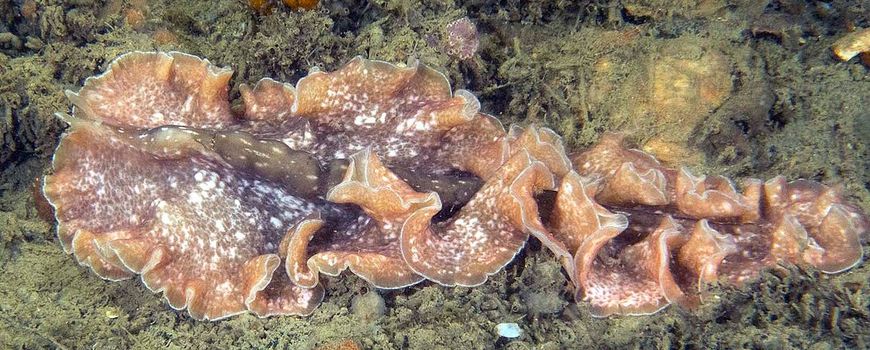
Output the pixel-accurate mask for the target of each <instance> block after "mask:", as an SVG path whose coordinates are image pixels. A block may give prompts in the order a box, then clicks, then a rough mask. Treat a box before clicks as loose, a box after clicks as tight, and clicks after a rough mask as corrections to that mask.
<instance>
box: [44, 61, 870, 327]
mask: <svg viewBox="0 0 870 350" xmlns="http://www.w3.org/2000/svg"><path fill="white" fill-rule="evenodd" d="M231 75H232V71H231V70H229V69H226V68H218V67H216V66H214V65H212V64H211V63H209V62H208V61H207V60H203V59H200V58H198V57H195V56H191V55H187V54H183V53H178V52H171V53H159V52H133V53H129V54H126V55H123V56H121V57H119V58H117V59H116V60H115V61H114V62H112V64H111V65H110V68H109V69H108V70H107V71H106V72H105V73H103V74H101V75H99V76H96V77H92V78H89V79H87V80H86V81H85V83H84V86H83V87H82V89H81V90H80V91H79V92H77V93H73V92H69V93H68V96H69V98H70V101H71V102H72V104H73V105H74V108H73V111H72V114H71V115H66V114H59V116H60V118H62V119H63V120H64V121H66V122H67V123H69V125H70V128H69V129H68V130H67V132H66V133H65V134H64V136H63V137H62V139H61V141H60V144H59V146H58V148H57V150H56V151H55V154H54V158H53V162H52V166H53V173H52V174H51V175H48V176H46V177H45V181H44V187H43V190H44V194H45V196H46V198H47V199H48V201H49V203H50V204H51V206H52V207H53V208H54V210H55V217H56V219H57V221H58V228H57V232H58V238H59V240H60V242H61V245H62V246H63V249H64V250H65V251H66V252H68V253H72V254H74V255H75V257H76V260H77V261H78V262H79V263H80V264H82V265H85V266H88V267H90V268H91V269H92V270H93V271H94V272H95V273H96V274H97V275H99V276H101V277H103V278H105V279H109V280H122V279H128V278H132V277H133V276H135V275H137V274H138V275H140V276H141V279H142V281H143V283H144V284H145V286H146V287H148V288H149V289H150V290H152V291H154V292H163V294H164V297H165V298H166V300H167V301H168V302H169V305H170V306H172V307H173V308H175V309H184V308H186V309H187V310H188V312H189V313H190V315H191V316H192V317H193V318H195V319H204V320H217V319H222V318H225V317H228V316H232V315H235V314H238V313H243V312H253V313H255V314H256V315H258V316H261V317H265V316H270V315H286V314H292V315H307V314H310V313H311V312H312V311H313V310H314V309H315V308H316V307H317V305H318V304H319V303H320V301H321V299H322V298H323V296H324V291H323V288H322V287H321V284H320V280H319V275H320V274H321V273H323V274H327V275H339V274H340V273H342V272H343V271H345V270H350V272H352V273H354V274H356V275H359V276H360V277H362V278H364V279H365V280H367V281H369V282H370V283H371V284H373V285H374V286H376V287H378V288H402V287H405V286H409V285H413V284H416V283H419V282H421V281H423V280H430V281H433V282H435V283H439V284H442V285H445V286H475V285H479V284H481V283H484V282H485V281H486V280H487V278H488V276H489V275H491V274H493V273H496V272H498V271H499V270H501V269H502V268H503V267H504V266H505V265H506V264H508V263H510V262H511V261H512V260H513V258H514V256H515V255H516V254H517V253H518V252H519V251H520V250H521V249H522V248H523V247H524V245H525V243H526V241H527V240H528V238H529V235H533V236H535V237H536V238H538V239H540V240H541V242H542V243H543V244H544V245H545V246H546V247H548V248H549V249H550V250H551V251H553V252H554V254H555V255H556V256H557V257H559V258H560V260H561V261H562V263H563V265H564V267H565V270H566V272H567V274H568V276H569V278H570V280H571V281H572V282H573V285H574V286H575V288H576V298H577V300H578V301H586V302H589V303H591V305H592V310H593V313H594V314H595V315H596V316H606V315H610V314H645V313H652V312H655V311H658V310H660V309H662V308H663V307H665V306H667V305H668V304H670V303H676V304H679V305H683V306H685V307H688V308H691V307H693V306H695V305H697V303H698V302H699V293H701V292H702V291H703V288H702V287H703V285H704V284H705V283H708V282H713V281H716V280H718V279H719V278H722V279H723V280H724V281H727V282H731V283H743V282H745V281H746V280H747V279H750V278H753V277H754V276H756V275H757V274H758V272H759V271H760V270H761V269H762V268H765V267H770V266H776V264H779V263H794V264H800V265H809V266H814V267H817V268H819V269H820V270H822V271H824V272H828V273H836V272H840V271H844V270H846V269H848V268H850V267H852V266H854V265H855V264H857V263H859V262H860V260H861V254H862V250H861V242H860V240H861V238H862V234H863V233H864V232H865V231H866V227H867V222H866V218H865V217H864V216H863V214H862V213H860V211H859V210H858V209H857V208H856V207H855V206H853V205H851V204H849V203H846V202H845V201H844V200H843V195H842V193H840V190H839V188H836V187H834V188H830V187H827V186H824V185H821V184H818V183H814V182H810V181H804V180H798V181H795V182H791V183H787V182H786V181H785V180H784V179H782V178H774V179H772V180H770V181H768V182H766V183H762V182H760V181H758V180H751V179H750V180H746V181H744V182H743V185H742V192H738V191H737V190H736V189H735V187H734V186H733V184H732V183H731V182H730V181H729V180H727V179H725V178H722V177H696V176H694V175H692V174H691V173H690V172H689V171H688V170H686V169H670V168H665V167H664V166H662V165H660V164H659V163H658V161H656V160H655V159H654V158H653V157H652V156H649V155H648V154H646V153H643V152H641V151H637V150H633V149H628V148H625V147H624V146H623V145H622V140H621V138H620V137H619V136H617V135H606V136H604V137H603V138H602V140H601V142H600V143H599V144H598V145H596V146H595V147H592V148H591V149H589V150H585V151H582V152H576V153H570V154H569V153H568V152H566V150H565V149H564V147H563V145H562V141H561V138H560V137H559V135H557V134H556V133H555V132H553V131H551V130H549V129H546V128H541V127H537V126H534V125H529V126H512V127H510V128H508V129H507V130H505V128H503V127H502V125H501V124H500V122H499V121H498V120H497V119H496V118H494V117H492V116H490V115H487V114H484V113H481V112H480V111H479V109H480V104H479V102H478V100H477V99H476V97H475V96H474V95H472V94H471V93H470V92H468V91H464V90H457V91H455V92H452V91H451V89H450V84H449V83H448V81H447V79H446V78H445V77H444V76H443V75H442V74H440V73H439V72H437V71H435V70H433V69H431V68H428V67H425V66H421V65H414V66H411V67H399V66H395V65H392V64H389V63H385V62H380V61H372V60H366V59H363V58H355V59H353V60H352V61H350V62H349V63H348V64H346V65H345V66H344V67H342V68H340V69H339V70H337V71H335V72H321V71H316V72H313V73H311V74H309V75H308V76H306V77H304V78H302V79H301V80H300V81H299V82H298V83H297V84H296V86H293V85H290V84H286V83H281V82H277V81H274V80H271V79H262V80H260V81H259V82H258V83H257V84H255V85H254V86H253V87H249V86H246V85H242V86H240V88H239V91H240V92H241V99H242V106H241V108H231V105H230V102H229V101H228V90H229V86H228V81H229V79H230V77H231Z"/></svg>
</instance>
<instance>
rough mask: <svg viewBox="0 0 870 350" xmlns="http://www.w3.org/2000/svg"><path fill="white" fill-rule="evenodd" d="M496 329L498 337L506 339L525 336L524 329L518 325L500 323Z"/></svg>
mask: <svg viewBox="0 0 870 350" xmlns="http://www.w3.org/2000/svg"><path fill="white" fill-rule="evenodd" d="M495 328H496V329H497V330H498V335H499V336H502V337H505V338H519V337H520V336H521V335H523V329H522V328H520V325H518V324H516V323H513V322H511V323H499V324H498V325H497V326H495Z"/></svg>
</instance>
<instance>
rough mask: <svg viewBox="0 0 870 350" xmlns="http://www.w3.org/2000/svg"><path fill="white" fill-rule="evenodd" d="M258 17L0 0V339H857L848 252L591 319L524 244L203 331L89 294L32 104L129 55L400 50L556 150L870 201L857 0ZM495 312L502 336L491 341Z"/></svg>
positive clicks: (857, 277) (583, 343)
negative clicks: (660, 307)
mask: <svg viewBox="0 0 870 350" xmlns="http://www.w3.org/2000/svg"><path fill="white" fill-rule="evenodd" d="M254 2H261V1H254ZM263 12H266V13H258V12H256V11H253V10H251V9H250V7H249V6H248V3H246V2H243V1H233V0H223V1H212V2H202V1H192V0H185V1H168V0H160V1H154V2H151V1H147V0H102V1H101V0H64V1H62V0H4V1H2V2H0V146H2V153H0V168H2V173H0V348H3V349H39V348H58V349H157V348H160V349H163V348H165V349H199V348H217V349H228V348H289V349H306V348H316V347H323V346H326V347H328V348H329V347H330V346H331V348H337V346H338V345H336V344H343V345H344V346H346V347H345V348H352V347H351V343H350V342H347V341H348V340H350V341H351V342H353V343H355V344H356V345H358V346H359V347H361V348H372V349H393V348H408V349H419V348H425V349H456V348H470V349H476V348H480V349H489V348H508V349H562V348H578V349H581V348H644V349H646V348H690V349H694V348H711V347H718V348H749V349H791V348H796V349H838V348H868V346H870V282H868V275H870V264H863V265H860V266H858V267H856V268H853V269H852V270H850V271H848V272H846V273H842V274H839V275H825V274H821V273H819V272H818V271H814V270H805V269H799V268H783V269H778V270H774V271H770V272H767V273H765V274H764V276H763V278H762V279H761V280H760V281H757V282H755V283H752V284H749V285H747V286H745V287H743V288H734V287H721V288H718V289H716V290H714V292H713V293H712V294H711V295H712V296H711V297H708V298H706V300H705V302H704V305H703V307H702V308H701V309H700V310H694V311H687V310H681V309H679V308H676V307H671V308H668V309H666V310H665V311H663V312H660V313H658V314H655V315H652V316H643V317H611V318H605V319H596V318H592V317H591V316H590V314H589V312H588V310H587V306H586V305H584V304H583V303H579V304H576V303H574V302H572V301H571V298H570V295H571V294H570V291H569V289H568V286H567V283H566V279H565V275H564V274H563V273H562V271H561V269H560V265H559V264H558V263H557V261H556V260H555V259H554V258H553V256H552V255H551V254H550V253H548V252H547V251H546V250H545V249H542V248H541V246H540V244H539V243H537V242H534V241H533V242H531V243H530V245H529V247H528V248H527V249H526V250H525V251H524V253H522V254H521V256H520V257H518V259H516V260H515V261H514V262H513V263H511V264H510V265H508V267H507V269H506V271H503V272H501V273H498V274H496V275H495V276H493V277H492V278H491V279H490V280H489V281H488V282H487V283H486V284H484V285H482V286H479V287H475V288H445V287H441V286H438V285H436V284H433V283H422V284H420V285H417V286H414V287H411V288H407V289H403V290H397V291H377V290H371V288H370V287H369V286H367V284H366V283H365V282H364V281H362V280H360V279H358V278H355V277H354V276H351V275H343V276H341V277H340V278H331V279H328V281H327V284H326V285H327V297H326V300H325V302H324V303H323V305H322V306H320V308H319V309H318V310H317V311H316V312H315V313H314V314H313V315H312V316H310V317H305V318H300V317H273V318H268V319H259V318H257V317H255V316H253V315H242V316H237V317H233V318H230V319H228V320H224V321H220V322H199V321H195V320H192V319H190V318H189V317H188V315H186V313H184V312H175V311H173V310H171V309H170V308H169V307H168V306H167V304H166V303H165V302H164V301H163V300H162V299H161V297H160V296H159V295H155V294H152V293H151V292H149V291H148V290H146V289H145V287H143V286H142V284H141V283H140V282H138V281H137V280H135V279H134V280H130V281H125V282H118V283H111V282H107V281H103V280H102V279H100V278H98V277H97V276H95V275H94V274H93V273H91V272H90V271H88V269H86V268H83V267H80V266H78V265H77V264H76V263H75V261H74V259H73V258H72V257H70V256H67V255H65V254H64V253H63V251H62V250H61V248H60V246H59V245H58V243H57V242H56V238H55V236H54V233H53V227H52V224H49V223H46V222H44V221H41V220H40V219H39V218H38V216H37V213H36V210H35V207H34V200H33V197H32V191H31V188H32V186H33V182H34V179H36V178H37V177H39V176H40V175H41V174H43V172H44V171H46V165H47V163H48V160H49V157H50V155H51V152H52V150H53V148H54V146H55V144H56V142H57V139H58V136H59V133H60V132H61V131H62V130H63V125H61V123H60V122H59V121H58V120H56V119H55V118H54V117H53V113H54V112H56V111H67V110H68V108H69V106H68V103H67V101H66V98H65V97H64V94H63V91H64V90H66V89H73V90H75V89H77V88H78V87H79V86H80V85H81V84H82V81H83V80H84V79H85V78H86V77H88V76H91V75H94V74H96V73H98V72H100V71H101V70H103V69H104V66H105V64H106V63H107V62H109V61H110V60H111V59H112V58H114V57H116V56H117V55H119V54H121V53H124V52H127V51H131V50H179V51H184V52H188V53H191V54H196V55H200V56H203V57H207V58H208V59H209V60H211V61H212V62H214V63H215V64H218V65H222V66H231V67H233V68H234V69H235V71H236V74H235V76H234V78H233V84H234V85H237V84H238V83H241V82H247V83H251V82H254V81H256V80H257V79H259V78H261V77H272V78H275V79H278V80H282V81H289V82H294V81H295V80H296V79H298V78H299V77H301V76H303V75H304V74H306V72H307V71H308V70H309V69H310V68H312V67H315V66H317V67H320V68H322V69H325V70H332V69H335V68H337V67H339V66H340V65H342V64H343V62H347V61H348V60H349V59H350V58H352V57H353V56H356V55H363V56H366V57H369V58H373V59H380V60H386V61H391V62H408V61H409V60H413V59H419V60H421V61H422V62H424V63H426V64H428V65H431V66H433V67H436V68H437V69H439V70H441V71H443V72H445V73H446V74H447V76H448V77H449V78H450V80H451V82H452V83H453V84H454V87H455V88H465V89H468V90H471V91H472V92H474V94H476V95H477V96H478V97H479V99H480V100H481V102H482V104H483V110H485V111H487V112H489V113H492V114H494V115H497V116H498V117H499V118H501V119H502V120H503V121H505V122H506V123H509V122H520V123H524V122H535V123H540V124H545V125H548V126H550V127H552V128H553V129H555V130H557V131H558V132H559V133H560V134H562V135H563V136H564V137H565V140H566V142H567V144H568V145H570V146H571V147H574V148H582V147H585V146H588V145H589V144H591V143H592V142H594V141H595V140H596V139H597V137H598V136H599V135H600V134H601V133H602V132H604V131H609V130H619V131H622V132H625V133H627V134H628V138H629V139H630V140H631V141H632V142H635V143H636V144H637V145H638V146H640V147H643V148H644V149H646V150H648V151H651V152H653V153H655V154H657V155H658V156H659V157H660V158H662V159H663V160H664V161H666V162H668V163H670V164H672V165H683V166H688V167H690V168H692V169H694V170H695V172H696V173H722V174H726V175H729V176H734V177H741V176H753V177H760V178H770V177H772V176H775V175H777V174H782V175H785V176H787V177H788V178H789V179H796V178H808V179H813V180H817V181H822V182H824V183H827V184H839V185H842V186H843V188H844V192H845V193H846V194H847V196H848V197H849V198H850V199H851V200H853V201H855V202H856V203H858V204H859V205H860V206H861V207H862V208H863V209H864V210H865V211H870V148H868V147H870V142H868V141H870V140H868V138H870V108H868V107H870V77H868V68H867V67H866V66H864V65H862V64H861V63H860V62H856V61H857V59H855V60H852V61H851V62H840V61H838V60H837V59H835V58H834V57H833V55H832V54H831V50H830V46H831V44H832V42H833V41H834V40H836V39H837V38H839V37H841V36H843V35H845V34H846V33H848V32H849V31H852V30H855V28H866V27H868V26H870V2H868V1H840V0H832V1H810V2H804V1H798V0H781V1H757V0H697V1H692V0H685V1H680V0H624V1H617V0H597V1H565V0H554V1H548V0H538V1H520V0H501V1H481V0H468V1H462V0H457V1H455V2H454V1H450V0H446V1H441V0H431V1H424V3H423V4H418V3H417V2H415V1H409V0H372V1H370V2H365V1H355V0H350V1H342V0H324V1H323V2H322V3H321V4H320V5H319V7H318V9H317V10H314V11H307V12H295V11H292V10H290V9H288V8H286V7H284V6H283V5H279V6H275V7H274V8H273V9H272V10H271V11H263ZM463 16H468V17H469V18H470V19H471V20H472V22H474V23H476V24H477V26H478V29H479V31H480V49H479V51H478V52H477V54H476V55H475V56H474V57H472V58H470V59H466V60H460V59H458V58H455V57H451V56H449V55H448V54H447V52H448V51H449V50H445V49H444V45H446V41H447V40H448V38H447V33H446V31H445V30H446V29H445V28H446V26H447V24H448V23H450V22H451V21H453V20H455V19H458V18H461V17H463ZM231 96H232V97H233V98H237V97H238V92H237V91H236V90H233V91H232V92H231ZM868 248H870V246H867V245H866V243H865V247H864V249H865V252H866V251H868ZM714 288H715V287H714ZM382 303H384V304H385V306H384V307H381V305H383V304H382ZM501 322H516V323H518V324H519V325H520V326H521V327H522V329H523V331H524V332H523V335H522V336H521V337H519V338H517V339H512V340H509V339H505V338H499V337H498V335H497V333H496V330H495V326H496V324H498V323H501ZM343 342H344V343H343Z"/></svg>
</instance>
